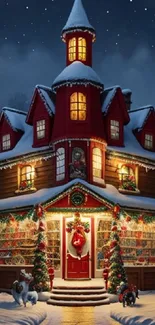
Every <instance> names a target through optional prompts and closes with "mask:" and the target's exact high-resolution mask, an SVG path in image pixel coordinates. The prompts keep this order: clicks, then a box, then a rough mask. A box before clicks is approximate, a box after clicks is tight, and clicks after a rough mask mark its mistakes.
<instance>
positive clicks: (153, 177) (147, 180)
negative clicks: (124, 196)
mask: <svg viewBox="0 0 155 325" xmlns="http://www.w3.org/2000/svg"><path fill="white" fill-rule="evenodd" d="M138 184H139V185H138V186H139V190H140V195H141V196H148V197H152V198H155V170H148V171H146V169H145V168H144V167H139V181H138Z"/></svg>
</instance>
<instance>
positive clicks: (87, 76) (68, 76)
mask: <svg viewBox="0 0 155 325" xmlns="http://www.w3.org/2000/svg"><path fill="white" fill-rule="evenodd" d="M82 83H83V84H90V83H92V84H93V85H96V86H98V87H99V88H101V89H103V84H102V81H101V80H100V78H99V76H98V75H97V73H96V72H95V71H94V70H93V69H92V68H91V67H89V66H87V65H85V64H83V63H82V62H80V61H75V62H73V63H72V64H70V65H68V66H67V67H66V68H65V69H64V70H63V71H62V72H61V73H60V74H59V75H58V77H56V79H55V80H54V82H53V84H52V88H53V89H54V90H55V89H56V88H57V87H61V86H63V85H66V84H82Z"/></svg>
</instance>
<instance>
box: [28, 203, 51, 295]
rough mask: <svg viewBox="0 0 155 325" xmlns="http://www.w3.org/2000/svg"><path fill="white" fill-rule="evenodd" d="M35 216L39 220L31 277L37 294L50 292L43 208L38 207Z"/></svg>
mask: <svg viewBox="0 0 155 325" xmlns="http://www.w3.org/2000/svg"><path fill="white" fill-rule="evenodd" d="M36 215H37V217H38V218H39V227H38V238H37V248H36V250H35V258H34V267H33V270H32V275H33V277H34V286H35V289H36V291H37V292H41V291H50V278H49V273H48V267H47V255H46V235H45V230H46V224H45V215H44V211H43V208H42V207H41V206H38V208H37V210H36Z"/></svg>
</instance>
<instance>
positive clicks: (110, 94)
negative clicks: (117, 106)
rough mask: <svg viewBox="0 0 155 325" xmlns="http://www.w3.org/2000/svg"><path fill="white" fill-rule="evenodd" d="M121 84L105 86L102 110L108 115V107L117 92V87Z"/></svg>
mask: <svg viewBox="0 0 155 325" xmlns="http://www.w3.org/2000/svg"><path fill="white" fill-rule="evenodd" d="M118 88H120V86H113V87H110V88H105V89H104V92H103V104H102V112H103V113H104V114H105V115H106V113H107V112H108V108H109V106H110V105H111V103H112V100H113V98H114V96H115V94H116V92H117V89H118Z"/></svg>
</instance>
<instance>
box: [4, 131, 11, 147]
mask: <svg viewBox="0 0 155 325" xmlns="http://www.w3.org/2000/svg"><path fill="white" fill-rule="evenodd" d="M7 137H8V138H7ZM5 138H6V139H5ZM9 149H11V136H10V133H7V134H4V135H2V150H3V151H7V150H9Z"/></svg>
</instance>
